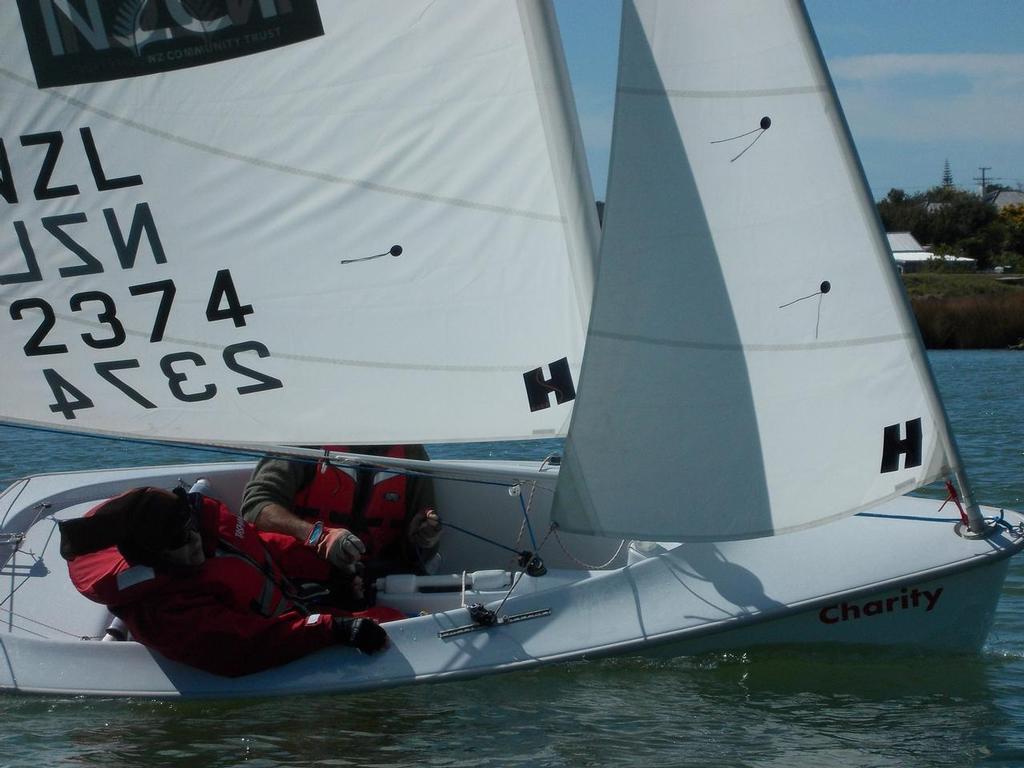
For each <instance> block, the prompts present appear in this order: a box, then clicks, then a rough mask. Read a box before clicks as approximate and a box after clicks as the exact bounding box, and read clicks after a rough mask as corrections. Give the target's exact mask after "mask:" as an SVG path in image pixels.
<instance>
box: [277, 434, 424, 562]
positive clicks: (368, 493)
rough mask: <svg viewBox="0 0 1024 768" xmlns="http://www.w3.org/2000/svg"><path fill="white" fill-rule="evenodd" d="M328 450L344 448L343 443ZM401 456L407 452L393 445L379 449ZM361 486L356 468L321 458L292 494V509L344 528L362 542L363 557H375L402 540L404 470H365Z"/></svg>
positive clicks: (396, 456)
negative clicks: (385, 449) (400, 471)
mask: <svg viewBox="0 0 1024 768" xmlns="http://www.w3.org/2000/svg"><path fill="white" fill-rule="evenodd" d="M325 448H326V450H331V451H347V450H349V449H348V448H346V447H344V446H337V445H331V446H325ZM382 455H384V456H387V457H389V458H396V459H403V458H405V456H406V451H405V448H404V447H403V446H400V445H395V446H391V447H390V448H388V449H387V451H386V452H385V453H384V454H382ZM363 472H364V477H365V479H364V480H362V487H360V477H359V474H358V473H357V471H356V470H355V469H354V468H350V467H337V466H334V465H330V464H326V463H324V462H321V463H320V464H318V465H317V468H316V471H315V473H314V475H313V479H312V480H310V482H308V483H307V484H306V485H305V486H303V487H302V488H300V489H299V491H298V493H296V494H295V506H294V509H295V511H296V512H297V513H298V514H300V515H302V516H303V517H305V518H307V519H319V520H322V521H323V523H324V525H326V526H328V527H330V528H347V529H348V530H350V531H352V532H353V533H354V534H355V535H356V536H358V537H359V538H360V540H362V542H363V544H365V545H366V554H365V555H364V558H365V559H366V560H373V559H375V558H379V557H381V556H383V555H385V554H386V553H387V551H388V550H389V549H393V548H394V544H395V543H396V542H399V543H401V542H402V541H403V540H404V536H405V526H406V517H407V513H408V500H407V494H408V492H409V488H408V482H407V480H406V477H405V475H403V474H398V473H394V472H387V471H384V470H377V471H374V472H372V474H371V473H367V471H366V470H363Z"/></svg>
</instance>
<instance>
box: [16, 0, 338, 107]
mask: <svg viewBox="0 0 1024 768" xmlns="http://www.w3.org/2000/svg"><path fill="white" fill-rule="evenodd" d="M18 10H19V11H20V12H21V21H22V27H23V28H24V31H25V39H26V42H27V43H28V49H29V53H30V55H31V57H32V67H33V69H34V70H35V74H36V83H37V84H38V85H39V87H40V88H51V87H54V86H61V85H75V84H78V83H95V82H100V81H103V80H118V79H121V78H126V77H137V76H140V75H149V74H153V73H157V72H167V71H170V70H174V69H183V68H186V67H197V66H200V65H203V64H210V63H212V62H216V61H223V60H225V59H233V58H237V57H239V56H248V55H250V54H253V53H260V52H262V51H267V50H271V49H273V48H280V47H281V46H285V45H291V44H292V43H298V42H301V41H303V40H309V39H310V38H314V37H319V36H321V35H323V33H324V30H323V23H322V22H321V20H320V11H319V9H318V7H317V3H316V0H18Z"/></svg>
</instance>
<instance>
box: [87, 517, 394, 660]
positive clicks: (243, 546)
mask: <svg viewBox="0 0 1024 768" xmlns="http://www.w3.org/2000/svg"><path fill="white" fill-rule="evenodd" d="M105 503H106V502H104V504H105ZM100 506H102V505H100ZM96 509H99V507H96V508H95V509H93V510H90V512H89V513H88V514H93V513H94V512H95V511H96ZM199 528H200V533H201V535H202V539H203V549H204V551H205V553H206V557H207V559H206V561H205V562H204V563H203V564H202V565H201V566H199V567H197V568H189V569H186V568H182V569H173V570H164V569H159V570H158V569H154V568H150V567H148V566H143V565H136V566H131V565H129V564H128V563H127V562H126V561H125V559H124V558H123V557H122V556H121V553H120V552H119V551H118V549H117V548H116V547H108V548H107V549H103V550H100V551H98V552H92V553H90V554H86V555H79V556H77V557H75V558H74V559H73V560H70V561H69V562H68V571H69V572H70V574H71V580H72V582H73V583H74V585H75V587H76V588H77V589H78V591H79V592H81V593H82V594H83V595H85V596H86V597H88V598H89V599H90V600H94V601H95V602H98V603H101V604H103V605H107V606H109V607H110V608H111V610H112V612H113V613H115V614H117V615H118V616H120V617H121V618H122V619H123V620H124V622H125V624H126V625H127V626H128V629H129V630H130V631H131V633H132V636H133V637H134V638H135V639H136V640H138V641H139V642H140V643H142V644H143V645H146V646H148V647H150V648H153V649H155V650H157V651H159V652H160V653H162V654H163V655H164V656H166V657H167V658H169V659H174V660H176V661H180V662H183V663H185V664H189V665H191V666H194V667H198V668H200V669H204V670H206V671H208V672H213V673H214V674H219V675H229V676H237V675H245V674H249V673H252V672H258V671H260V670H262V669H267V668H269V667H273V666H277V665H278V664H284V663H286V662H289V661H292V660H294V659H297V658H299V657H301V656H305V655H306V654H308V653H312V652H313V651H316V650H319V649H321V648H326V647H328V646H331V645H335V644H336V643H337V639H336V638H335V636H334V632H333V629H332V621H333V616H336V615H341V616H348V615H351V616H360V617H367V618H371V619H374V620H375V621H378V622H383V621H393V620H395V619H400V618H403V616H402V614H401V613H399V612H398V611H395V610H393V609H390V608H386V607H379V608H375V609H371V610H368V611H361V612H358V613H354V614H348V613H346V612H343V611H336V610H333V609H326V610H323V611H320V612H316V613H313V612H310V611H309V610H307V609H306V608H305V607H303V606H301V605H299V604H297V603H296V602H294V601H293V600H292V599H290V598H289V596H288V595H286V594H285V593H284V591H283V589H282V586H284V588H285V589H288V588H289V586H288V585H289V582H288V581H286V580H285V579H284V578H283V576H282V568H284V569H287V571H288V573H289V574H290V575H292V576H293V577H296V578H306V575H305V574H303V573H302V572H301V571H299V572H296V571H295V570H293V568H292V562H294V563H298V564H301V563H303V562H306V561H308V559H309V558H308V557H307V556H306V555H307V552H308V550H307V548H306V547H305V546H303V545H302V544H301V543H299V542H296V541H295V540H294V539H292V538H291V537H278V538H279V539H280V540H277V539H275V540H274V541H264V540H263V539H262V538H261V537H260V536H259V535H258V532H257V530H256V528H255V527H253V526H252V525H250V524H249V523H247V522H245V521H244V520H242V519H241V518H239V517H236V516H235V515H233V514H232V513H231V512H230V511H229V510H228V509H227V507H225V506H224V505H223V504H221V503H220V502H219V501H216V500H214V499H210V498H203V499H202V505H201V507H200V511H199ZM313 565H314V567H318V568H321V569H325V567H326V566H325V564H324V563H322V562H321V561H317V562H316V563H314V564H313Z"/></svg>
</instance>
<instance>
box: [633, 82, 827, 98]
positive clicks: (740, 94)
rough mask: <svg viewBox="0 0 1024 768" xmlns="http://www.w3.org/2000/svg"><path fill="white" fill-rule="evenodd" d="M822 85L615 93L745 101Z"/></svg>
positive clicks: (818, 89) (800, 93) (799, 93)
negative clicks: (755, 97)
mask: <svg viewBox="0 0 1024 768" xmlns="http://www.w3.org/2000/svg"><path fill="white" fill-rule="evenodd" d="M824 91H825V87H824V86H822V85H795V86H792V87H789V88H761V89H758V88H751V89H746V90H720V91H689V90H686V91H682V90H675V89H671V88H643V87H640V86H631V85H623V86H620V87H619V88H618V89H617V90H616V93H622V94H627V95H630V96H668V97H670V98H673V99H745V98H750V97H754V96H803V95H806V94H809V93H822V92H824Z"/></svg>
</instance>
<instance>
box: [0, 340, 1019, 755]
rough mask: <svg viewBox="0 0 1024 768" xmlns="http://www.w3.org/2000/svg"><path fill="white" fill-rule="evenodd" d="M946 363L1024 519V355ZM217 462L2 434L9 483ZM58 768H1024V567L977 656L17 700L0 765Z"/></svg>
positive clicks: (835, 653)
mask: <svg viewBox="0 0 1024 768" xmlns="http://www.w3.org/2000/svg"><path fill="white" fill-rule="evenodd" d="M931 361H932V365H933V368H934V369H935V373H936V377H937V379H938V382H939V387H940V389H941V390H942V393H943V397H944V399H945V401H946V405H947V409H948V411H949V414H950V419H951V421H952V423H953V427H954V430H955V432H956V434H957V438H958V441H959V444H960V448H961V452H962V453H963V454H964V458H965V461H966V463H967V466H968V470H969V472H970V475H971V478H972V480H973V483H974V487H975V492H976V496H977V497H978V498H979V500H981V501H984V502H985V503H990V504H994V505H1004V506H1009V507H1016V508H1024V376H1022V374H1024V353H1010V352H941V353H933V354H932V355H931ZM98 445H99V446H102V447H101V448H100V450H99V452H98V451H97V446H98ZM549 447H550V445H546V446H538V447H536V448H533V449H532V450H533V451H535V452H537V453H539V455H544V453H545V452H546V451H547V449H548V448H549ZM474 450H475V451H476V455H483V456H486V455H496V456H502V455H507V454H509V453H514V454H515V455H524V454H523V453H522V452H523V451H524V450H530V449H524V448H523V447H522V446H510V447H502V446H478V447H476V448H475V449H474ZM431 453H432V455H435V456H441V455H442V454H443V453H444V451H442V450H432V451H431ZM460 455H467V454H466V452H465V449H462V451H461V453H460ZM208 458H209V457H208V456H207V455H205V454H190V453H188V452H186V451H184V450H168V449H159V450H155V449H140V448H139V447H138V446H131V447H124V446H122V445H120V444H116V443H109V442H105V441H102V442H100V441H93V440H88V439H84V438H67V437H57V436H53V435H45V434H39V433H31V432H25V431H21V430H11V429H2V428H0V484H2V483H4V482H5V481H7V480H10V479H11V478H13V477H16V476H19V475H22V474H26V473H29V472H35V471H42V470H45V469H70V468H82V467H88V466H96V465H98V464H103V465H107V466H116V465H125V464H140V463H158V462H159V463H166V462H174V461H181V460H203V459H208ZM609 620H612V619H611V617H609ZM49 765H103V766H112V765H116V766H142V765H202V766H233V765H245V766H254V767H255V766H288V765H295V766H299V765H302V766H307V765H324V766H403V767H404V766H409V767H410V768H411V767H412V766H506V765H508V766H531V767H535V766H567V767H568V766H643V767H644V768H655V767H657V766H779V767H780V768H783V767H785V768H789V767H790V766H794V767H796V766H808V767H810V766H815V767H817V766H857V767H858V768H861V767H870V766H966V765H982V766H1024V560H1021V559H1020V558H1018V559H1017V561H1015V562H1013V563H1012V564H1011V567H1010V575H1009V578H1008V580H1007V583H1006V586H1005V588H1004V591H1003V595H1002V598H1001V600H1000V604H999V609H998V612H997V614H996V619H995V624H994V626H993V629H992V633H991V635H990V637H989V642H988V644H987V645H986V647H985V649H984V650H983V652H982V653H980V654H978V655H971V656H942V655H935V654H920V653H899V652H894V651H875V650H843V651H839V650H834V649H829V648H827V647H813V648H773V649H765V650H758V651H754V652H751V653H748V654H741V655H709V656H703V657H699V658H692V659H677V660H673V661H650V660H644V659H624V660H623V659H620V660H612V661H603V662H581V663H576V664H570V665H563V666H559V667H552V668H549V669H544V670H539V671H533V672H527V673H515V674H509V675H501V676H495V677H490V678H485V679H481V680H477V681H474V682H468V683H465V682H464V683H453V684H447V685H434V686H422V687H415V688H404V689H396V690H392V691H384V692H378V693H374V694H364V695H359V696H349V697H333V696H332V697H326V696H324V697H310V698H289V699H275V700H253V701H241V702H237V701H236V702H218V703H210V702H153V701H143V700H136V701H131V700H129V701H120V700H95V699H75V698H61V699H55V698H42V697H29V696H0V766H49Z"/></svg>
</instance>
